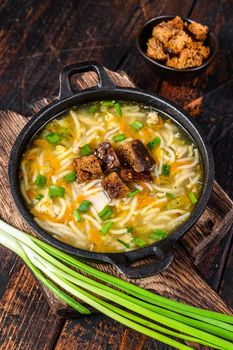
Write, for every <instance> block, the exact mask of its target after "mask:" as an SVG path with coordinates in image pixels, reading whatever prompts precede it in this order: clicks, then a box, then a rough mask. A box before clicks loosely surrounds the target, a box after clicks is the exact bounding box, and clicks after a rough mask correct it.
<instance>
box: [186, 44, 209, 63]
mask: <svg viewBox="0 0 233 350" xmlns="http://www.w3.org/2000/svg"><path fill="white" fill-rule="evenodd" d="M187 47H188V48H190V49H194V50H197V52H198V53H199V54H200V55H201V56H202V57H203V59H204V60H205V59H206V58H208V57H209V55H210V48H209V47H208V46H204V45H203V42H202V41H193V42H192V43H190V44H188V46H187Z"/></svg>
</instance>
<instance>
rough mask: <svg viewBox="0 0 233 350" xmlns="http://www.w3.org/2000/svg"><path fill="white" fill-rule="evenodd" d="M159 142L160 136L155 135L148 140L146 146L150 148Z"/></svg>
mask: <svg viewBox="0 0 233 350" xmlns="http://www.w3.org/2000/svg"><path fill="white" fill-rule="evenodd" d="M160 142H161V139H160V137H155V138H154V139H153V140H152V141H150V142H148V144H147V148H149V150H152V149H153V148H154V147H155V146H157V145H158V144H159V143H160Z"/></svg>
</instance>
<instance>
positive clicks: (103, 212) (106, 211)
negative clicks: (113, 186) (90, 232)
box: [98, 206, 112, 220]
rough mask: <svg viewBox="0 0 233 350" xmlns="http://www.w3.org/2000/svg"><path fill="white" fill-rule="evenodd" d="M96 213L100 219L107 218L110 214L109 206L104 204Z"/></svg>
mask: <svg viewBox="0 0 233 350" xmlns="http://www.w3.org/2000/svg"><path fill="white" fill-rule="evenodd" d="M98 215H99V217H100V218H101V219H102V220H108V219H110V217H111V216H112V209H111V208H110V207H109V206H106V207H105V208H104V209H103V210H101V211H100V212H99V214H98Z"/></svg>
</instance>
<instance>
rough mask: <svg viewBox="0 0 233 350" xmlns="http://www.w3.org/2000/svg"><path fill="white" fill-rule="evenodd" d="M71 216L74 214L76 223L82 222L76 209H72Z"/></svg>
mask: <svg viewBox="0 0 233 350" xmlns="http://www.w3.org/2000/svg"><path fill="white" fill-rule="evenodd" d="M73 214H74V217H75V219H76V221H78V222H80V221H82V217H81V215H80V214H79V211H78V209H74V211H73Z"/></svg>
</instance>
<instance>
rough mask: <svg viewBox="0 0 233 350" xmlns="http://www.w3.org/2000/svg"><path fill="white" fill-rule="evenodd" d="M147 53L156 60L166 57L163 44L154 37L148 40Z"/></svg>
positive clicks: (163, 59) (162, 59)
mask: <svg viewBox="0 0 233 350" xmlns="http://www.w3.org/2000/svg"><path fill="white" fill-rule="evenodd" d="M147 55H148V56H149V57H151V58H154V59H155V60H158V61H165V60H166V59H167V58H168V55H167V54H166V53H165V52H164V49H163V45H162V44H161V43H160V42H159V40H157V39H155V38H150V39H149V40H148V43H147Z"/></svg>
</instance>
